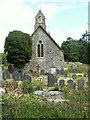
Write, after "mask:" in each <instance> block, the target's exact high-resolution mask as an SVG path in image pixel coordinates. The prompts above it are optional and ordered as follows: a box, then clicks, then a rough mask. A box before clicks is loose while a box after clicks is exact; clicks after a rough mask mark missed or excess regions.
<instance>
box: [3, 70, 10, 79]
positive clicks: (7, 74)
mask: <svg viewBox="0 0 90 120" xmlns="http://www.w3.org/2000/svg"><path fill="white" fill-rule="evenodd" d="M4 73H5V78H6V79H10V73H9V71H8V69H6V70H5V72H4Z"/></svg>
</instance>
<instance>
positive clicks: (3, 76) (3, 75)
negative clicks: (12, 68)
mask: <svg viewBox="0 0 90 120" xmlns="http://www.w3.org/2000/svg"><path fill="white" fill-rule="evenodd" d="M1 72H2V80H5V73H4V72H5V70H4V67H3V66H2V70H1Z"/></svg>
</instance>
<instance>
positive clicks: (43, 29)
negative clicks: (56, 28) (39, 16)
mask: <svg viewBox="0 0 90 120" xmlns="http://www.w3.org/2000/svg"><path fill="white" fill-rule="evenodd" d="M39 28H41V29H42V30H43V31H44V32H45V33H46V35H47V36H48V37H49V38H50V39H51V40H52V42H54V44H55V45H56V46H57V47H58V48H59V49H60V50H62V49H61V48H60V46H59V45H58V44H57V43H56V42H55V40H54V39H53V38H52V37H51V36H50V34H48V33H47V31H46V30H45V29H44V28H43V27H42V26H40V25H39V26H38V28H37V29H36V30H35V31H34V32H33V33H32V35H31V38H32V36H33V35H34V33H35V32H36V31H37V30H38V29H39Z"/></svg>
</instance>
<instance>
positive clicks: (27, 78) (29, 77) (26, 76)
mask: <svg viewBox="0 0 90 120" xmlns="http://www.w3.org/2000/svg"><path fill="white" fill-rule="evenodd" d="M25 80H28V81H30V82H32V79H31V76H30V75H28V74H26V75H25Z"/></svg>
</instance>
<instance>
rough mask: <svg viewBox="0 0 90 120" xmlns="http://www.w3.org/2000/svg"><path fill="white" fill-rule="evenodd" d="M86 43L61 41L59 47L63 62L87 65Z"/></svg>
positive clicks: (68, 40)
mask: <svg viewBox="0 0 90 120" xmlns="http://www.w3.org/2000/svg"><path fill="white" fill-rule="evenodd" d="M88 46H89V45H88V43H87V41H83V40H82V39H80V40H73V39H71V38H70V39H67V40H66V41H63V43H62V45H61V47H62V49H63V51H64V58H65V61H69V62H70V61H72V62H82V63H88V51H87V50H88V48H89V47H88Z"/></svg>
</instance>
